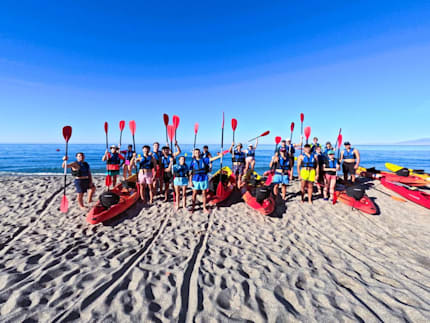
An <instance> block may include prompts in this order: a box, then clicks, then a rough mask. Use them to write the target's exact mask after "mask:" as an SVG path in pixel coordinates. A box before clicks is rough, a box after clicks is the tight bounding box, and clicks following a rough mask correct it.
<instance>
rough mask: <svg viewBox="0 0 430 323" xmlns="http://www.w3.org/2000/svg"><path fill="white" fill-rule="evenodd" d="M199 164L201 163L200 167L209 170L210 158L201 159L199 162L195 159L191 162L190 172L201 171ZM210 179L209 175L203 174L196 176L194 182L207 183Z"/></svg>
mask: <svg viewBox="0 0 430 323" xmlns="http://www.w3.org/2000/svg"><path fill="white" fill-rule="evenodd" d="M198 162H200V167H203V166H207V168H209V163H210V161H209V158H208V157H206V158H201V159H200V160H199V161H197V159H193V161H192V162H191V165H190V170H191V171H192V170H193V169H199V164H198ZM207 179H208V174H207V173H206V172H205V173H201V174H194V175H193V178H192V180H193V181H194V182H203V181H206V180H207Z"/></svg>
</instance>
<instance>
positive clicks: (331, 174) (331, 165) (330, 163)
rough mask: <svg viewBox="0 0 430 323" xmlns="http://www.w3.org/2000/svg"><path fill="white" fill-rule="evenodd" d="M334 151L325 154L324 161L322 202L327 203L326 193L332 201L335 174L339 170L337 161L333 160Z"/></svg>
mask: <svg viewBox="0 0 430 323" xmlns="http://www.w3.org/2000/svg"><path fill="white" fill-rule="evenodd" d="M334 154H335V153H334V150H329V151H328V152H327V156H328V157H327V158H326V159H325V160H324V166H323V167H324V173H325V175H324V176H325V186H324V200H325V201H328V193H329V191H330V197H331V200H332V201H333V197H334V189H335V187H336V178H337V176H336V172H337V171H338V170H339V169H340V165H339V161H338V160H337V159H336V158H334Z"/></svg>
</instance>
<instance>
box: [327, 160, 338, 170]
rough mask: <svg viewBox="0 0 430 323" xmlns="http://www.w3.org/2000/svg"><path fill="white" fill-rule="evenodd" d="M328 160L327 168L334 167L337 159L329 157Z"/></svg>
mask: <svg viewBox="0 0 430 323" xmlns="http://www.w3.org/2000/svg"><path fill="white" fill-rule="evenodd" d="M327 160H328V168H336V166H337V159H336V158H334V159H333V160H331V159H330V158H327Z"/></svg>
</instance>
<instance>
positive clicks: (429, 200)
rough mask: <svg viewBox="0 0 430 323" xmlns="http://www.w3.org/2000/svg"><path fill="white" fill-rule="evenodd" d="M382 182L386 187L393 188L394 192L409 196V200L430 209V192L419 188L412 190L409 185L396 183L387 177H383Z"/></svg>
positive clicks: (405, 196)
mask: <svg viewBox="0 0 430 323" xmlns="http://www.w3.org/2000/svg"><path fill="white" fill-rule="evenodd" d="M381 184H382V185H384V186H385V187H386V188H388V189H390V190H392V191H393V192H396V193H397V194H399V195H401V196H403V197H404V198H407V199H408V200H409V201H412V202H414V203H416V204H419V205H421V206H424V207H426V208H428V209H430V194H427V193H425V192H423V191H420V190H418V189H415V190H412V189H410V188H408V187H405V186H404V185H400V184H398V183H394V182H392V181H390V180H388V179H386V178H385V177H382V178H381Z"/></svg>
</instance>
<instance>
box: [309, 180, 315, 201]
mask: <svg viewBox="0 0 430 323" xmlns="http://www.w3.org/2000/svg"><path fill="white" fill-rule="evenodd" d="M313 186H314V185H313V183H312V182H308V201H309V203H311V204H312V193H313V190H314V187H313Z"/></svg>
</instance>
